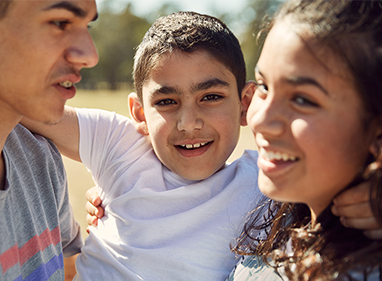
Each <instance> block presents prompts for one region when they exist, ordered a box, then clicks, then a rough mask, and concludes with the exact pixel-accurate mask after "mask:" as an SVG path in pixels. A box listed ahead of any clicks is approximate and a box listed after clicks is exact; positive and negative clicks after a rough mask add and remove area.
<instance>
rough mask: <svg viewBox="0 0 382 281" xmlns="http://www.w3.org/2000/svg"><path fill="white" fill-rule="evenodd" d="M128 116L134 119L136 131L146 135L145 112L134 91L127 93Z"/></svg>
mask: <svg viewBox="0 0 382 281" xmlns="http://www.w3.org/2000/svg"><path fill="white" fill-rule="evenodd" d="M128 103H129V111H130V116H131V118H133V120H134V121H135V127H136V128H137V131H138V132H139V133H140V134H142V135H148V134H149V131H148V129H147V123H146V117H145V112H144V110H143V106H142V104H141V102H140V101H139V98H138V95H137V94H136V93H134V92H132V93H130V94H129V97H128Z"/></svg>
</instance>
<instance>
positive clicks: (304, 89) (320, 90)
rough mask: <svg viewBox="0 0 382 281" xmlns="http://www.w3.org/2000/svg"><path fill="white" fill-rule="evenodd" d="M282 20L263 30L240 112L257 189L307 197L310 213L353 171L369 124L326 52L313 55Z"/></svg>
mask: <svg viewBox="0 0 382 281" xmlns="http://www.w3.org/2000/svg"><path fill="white" fill-rule="evenodd" d="M291 27H293V25H291V23H290V22H288V21H287V20H282V21H281V22H277V23H276V24H275V26H274V27H273V28H272V30H271V31H270V33H269V35H268V37H267V39H266V41H265V45H264V48H263V51H262V53H261V56H260V59H259V61H258V64H257V67H256V71H255V72H256V73H255V75H256V80H257V83H258V84H259V85H258V88H257V90H256V93H255V96H254V98H253V100H252V103H251V105H250V108H249V111H248V115H247V119H248V123H249V125H250V127H251V128H252V131H253V133H254V135H255V141H256V144H257V146H258V148H259V152H260V157H259V159H258V166H259V168H260V174H259V187H260V190H261V191H262V192H263V193H264V194H265V195H267V196H269V197H270V198H273V199H275V200H278V201H286V202H299V203H306V204H308V205H309V207H310V209H311V211H312V219H313V221H314V220H315V218H316V216H317V215H319V214H320V213H321V212H322V211H323V210H324V209H325V208H326V207H327V206H328V205H329V204H330V202H331V201H332V199H333V197H334V196H335V195H336V194H337V193H338V192H340V191H341V190H342V189H343V188H344V187H345V186H346V185H348V184H349V183H350V182H351V181H352V180H353V179H354V178H355V177H356V175H358V174H359V173H360V172H361V171H362V169H363V167H364V164H365V162H366V158H367V156H368V154H369V151H370V147H371V143H372V139H373V133H372V131H375V127H374V126H369V127H370V128H371V127H372V128H373V129H368V131H366V129H365V125H364V122H365V121H364V117H363V116H365V112H364V109H363V106H362V103H361V99H360V97H359V94H358V93H357V91H356V90H355V89H354V87H353V85H352V84H351V83H350V82H349V81H347V80H345V79H343V78H341V77H340V76H339V75H335V74H333V73H338V71H339V70H341V69H339V68H338V65H340V63H339V62H338V61H337V60H336V59H335V58H334V56H332V55H331V54H330V53H329V52H325V53H324V54H325V57H320V59H321V61H322V62H324V63H325V65H326V66H327V67H329V69H331V71H330V72H329V71H328V68H325V66H324V65H323V64H322V63H320V62H319V61H318V60H317V58H316V56H317V57H318V55H317V54H313V52H312V50H314V49H309V48H308V47H307V45H306V43H304V42H303V41H302V39H301V38H300V37H299V36H298V35H297V34H296V33H295V32H294V31H293V30H292V29H291Z"/></svg>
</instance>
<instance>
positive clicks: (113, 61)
mask: <svg viewBox="0 0 382 281" xmlns="http://www.w3.org/2000/svg"><path fill="white" fill-rule="evenodd" d="M149 27H150V23H149V22H148V21H147V20H146V19H144V18H141V17H138V16H136V15H134V14H133V13H132V11H131V5H130V4H129V5H127V6H126V7H125V8H124V9H123V10H122V12H115V11H113V10H112V9H111V8H110V7H108V6H107V5H106V7H105V6H103V8H102V9H101V12H100V15H99V20H97V23H96V24H95V25H94V27H92V30H91V33H92V36H93V39H94V42H95V44H96V46H97V49H98V52H99V58H100V59H99V63H98V65H97V66H96V67H94V68H93V69H88V70H85V71H83V74H82V76H83V79H82V82H81V85H80V87H81V86H82V87H83V88H96V87H97V85H98V83H99V82H107V83H108V85H109V87H110V89H112V90H115V89H117V88H118V85H119V83H121V82H124V83H126V82H127V83H130V84H131V83H132V75H131V73H132V69H133V57H134V54H135V48H136V46H138V45H139V43H140V42H141V40H142V38H143V35H144V34H145V32H146V31H147V29H148V28H149Z"/></svg>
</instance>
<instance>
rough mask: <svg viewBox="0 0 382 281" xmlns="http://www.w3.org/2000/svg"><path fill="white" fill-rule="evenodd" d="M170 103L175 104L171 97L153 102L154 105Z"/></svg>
mask: <svg viewBox="0 0 382 281" xmlns="http://www.w3.org/2000/svg"><path fill="white" fill-rule="evenodd" d="M170 104H176V102H175V101H174V100H172V99H164V100H160V101H158V102H156V103H155V105H160V106H165V105H170Z"/></svg>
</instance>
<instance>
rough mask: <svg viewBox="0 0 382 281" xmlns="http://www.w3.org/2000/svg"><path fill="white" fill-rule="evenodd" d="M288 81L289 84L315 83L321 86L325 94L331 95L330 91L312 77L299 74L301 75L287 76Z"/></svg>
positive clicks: (314, 84)
mask: <svg viewBox="0 0 382 281" xmlns="http://www.w3.org/2000/svg"><path fill="white" fill-rule="evenodd" d="M285 80H286V82H287V83H288V84H293V85H313V86H316V87H317V88H319V89H320V90H321V91H322V92H323V93H324V94H325V95H329V93H328V91H327V90H326V89H325V88H324V87H323V86H322V85H321V84H320V83H318V82H317V81H316V80H314V79H313V78H310V77H304V76H299V77H293V76H291V77H287V78H286V79H285Z"/></svg>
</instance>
